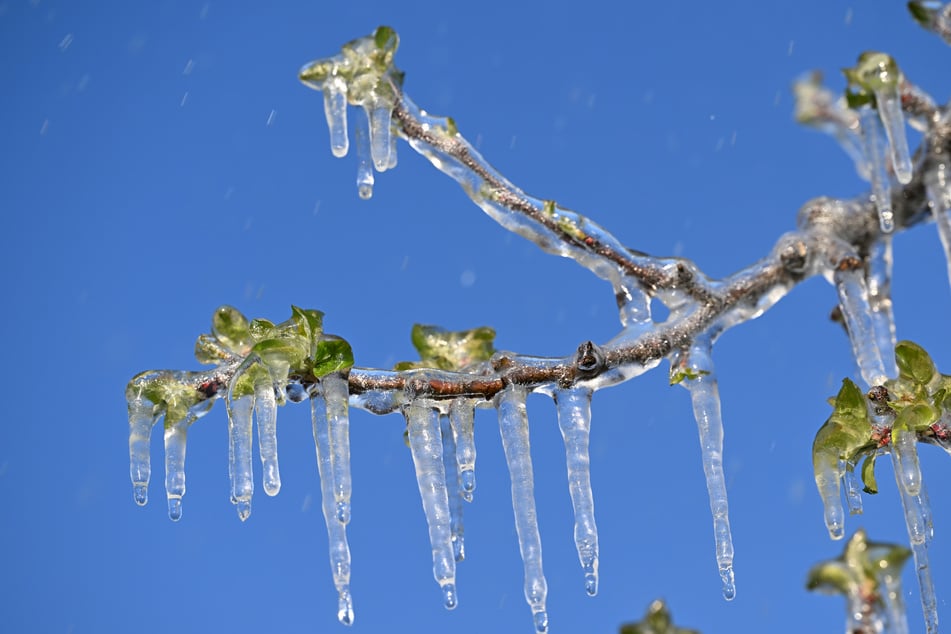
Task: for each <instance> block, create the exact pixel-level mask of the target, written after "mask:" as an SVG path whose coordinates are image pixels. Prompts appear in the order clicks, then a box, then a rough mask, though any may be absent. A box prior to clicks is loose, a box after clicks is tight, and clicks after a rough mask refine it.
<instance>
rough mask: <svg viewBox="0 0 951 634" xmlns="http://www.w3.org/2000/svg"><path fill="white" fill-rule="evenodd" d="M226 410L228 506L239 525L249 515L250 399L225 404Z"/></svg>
mask: <svg viewBox="0 0 951 634" xmlns="http://www.w3.org/2000/svg"><path fill="white" fill-rule="evenodd" d="M225 403H226V405H227V408H228V441H229V445H228V450H229V451H228V472H229V473H230V475H231V503H232V504H234V505H235V506H236V507H237V509H238V517H240V518H241V521H242V522H243V521H244V520H246V519H248V516H249V515H251V495H252V494H253V493H254V479H253V475H252V466H251V411H252V409H253V408H254V398H253V397H251V396H242V397H240V398H236V399H232V398H230V396H229V398H228V399H226V401H225Z"/></svg>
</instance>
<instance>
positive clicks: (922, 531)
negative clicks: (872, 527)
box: [890, 451, 938, 634]
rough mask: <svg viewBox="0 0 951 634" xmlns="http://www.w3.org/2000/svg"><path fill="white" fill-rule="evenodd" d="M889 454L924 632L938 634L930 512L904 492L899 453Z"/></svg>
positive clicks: (921, 499)
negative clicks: (931, 557)
mask: <svg viewBox="0 0 951 634" xmlns="http://www.w3.org/2000/svg"><path fill="white" fill-rule="evenodd" d="M890 453H891V456H892V464H893V465H894V469H895V481H896V482H897V484H898V494H899V496H900V497H901V505H902V508H903V509H904V511H905V526H906V528H907V529H908V539H909V541H910V542H911V552H912V554H913V555H914V557H915V572H916V573H917V575H918V589H919V593H920V594H921V609H922V612H923V613H924V619H925V629H926V631H927V633H928V634H938V603H937V597H936V596H935V591H934V582H933V581H932V579H931V567H930V563H929V561H928V535H929V532H930V531H929V529H928V523H929V522H928V519H927V518H929V517H930V516H931V509H929V508H927V505H926V504H925V503H924V498H923V497H922V496H921V495H918V496H914V495H911V494H910V493H908V491H907V490H906V489H905V485H904V483H903V481H902V480H903V478H902V475H901V472H902V465H901V463H900V462H899V458H898V452H897V451H892V452H890Z"/></svg>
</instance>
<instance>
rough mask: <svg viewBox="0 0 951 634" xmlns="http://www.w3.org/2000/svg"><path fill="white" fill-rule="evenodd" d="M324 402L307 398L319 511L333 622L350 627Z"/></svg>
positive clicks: (343, 537) (345, 557)
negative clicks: (334, 594) (327, 550)
mask: <svg viewBox="0 0 951 634" xmlns="http://www.w3.org/2000/svg"><path fill="white" fill-rule="evenodd" d="M327 409H328V406H327V401H326V400H325V399H324V397H323V396H322V395H320V394H319V393H314V394H313V395H312V396H311V399H310V416H311V423H312V426H313V432H314V446H315V449H316V452H317V473H318V475H319V476H320V499H321V510H322V511H323V513H324V523H325V524H326V525H327V541H328V542H329V544H330V570H331V572H332V573H333V580H334V587H335V588H336V589H337V619H338V620H339V621H340V622H341V623H343V624H344V625H352V624H353V598H352V597H351V596H350V545H349V544H348V543H347V527H346V525H345V524H343V523H341V522H339V521H337V502H336V495H335V494H334V472H333V453H332V451H331V449H330V425H329V422H328V420H327Z"/></svg>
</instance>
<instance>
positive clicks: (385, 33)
mask: <svg viewBox="0 0 951 634" xmlns="http://www.w3.org/2000/svg"><path fill="white" fill-rule="evenodd" d="M373 43H374V44H376V47H377V48H378V49H380V50H385V51H386V50H392V51H395V50H396V47H397V46H398V45H399V36H398V35H397V34H396V31H394V30H393V29H392V28H390V27H388V26H378V27H377V28H376V31H374V32H373Z"/></svg>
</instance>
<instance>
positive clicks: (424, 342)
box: [396, 324, 495, 370]
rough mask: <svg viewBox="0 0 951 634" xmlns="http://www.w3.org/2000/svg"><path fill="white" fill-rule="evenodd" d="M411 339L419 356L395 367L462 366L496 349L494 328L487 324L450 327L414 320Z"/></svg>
mask: <svg viewBox="0 0 951 634" xmlns="http://www.w3.org/2000/svg"><path fill="white" fill-rule="evenodd" d="M412 341H413V347H414V348H416V351H417V352H418V353H419V358H420V360H419V361H404V362H402V363H399V364H397V366H396V369H398V370H409V369H412V368H436V369H439V370H461V369H463V368H465V367H468V366H471V365H473V364H475V363H480V362H482V361H488V360H489V358H490V357H491V356H492V354H493V353H494V352H495V348H494V347H493V345H492V344H493V342H494V341H495V331H494V330H493V329H491V328H488V327H486V326H482V327H479V328H473V329H471V330H456V331H452V330H446V329H444V328H440V327H439V326H426V325H423V324H416V325H414V326H413V332H412Z"/></svg>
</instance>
